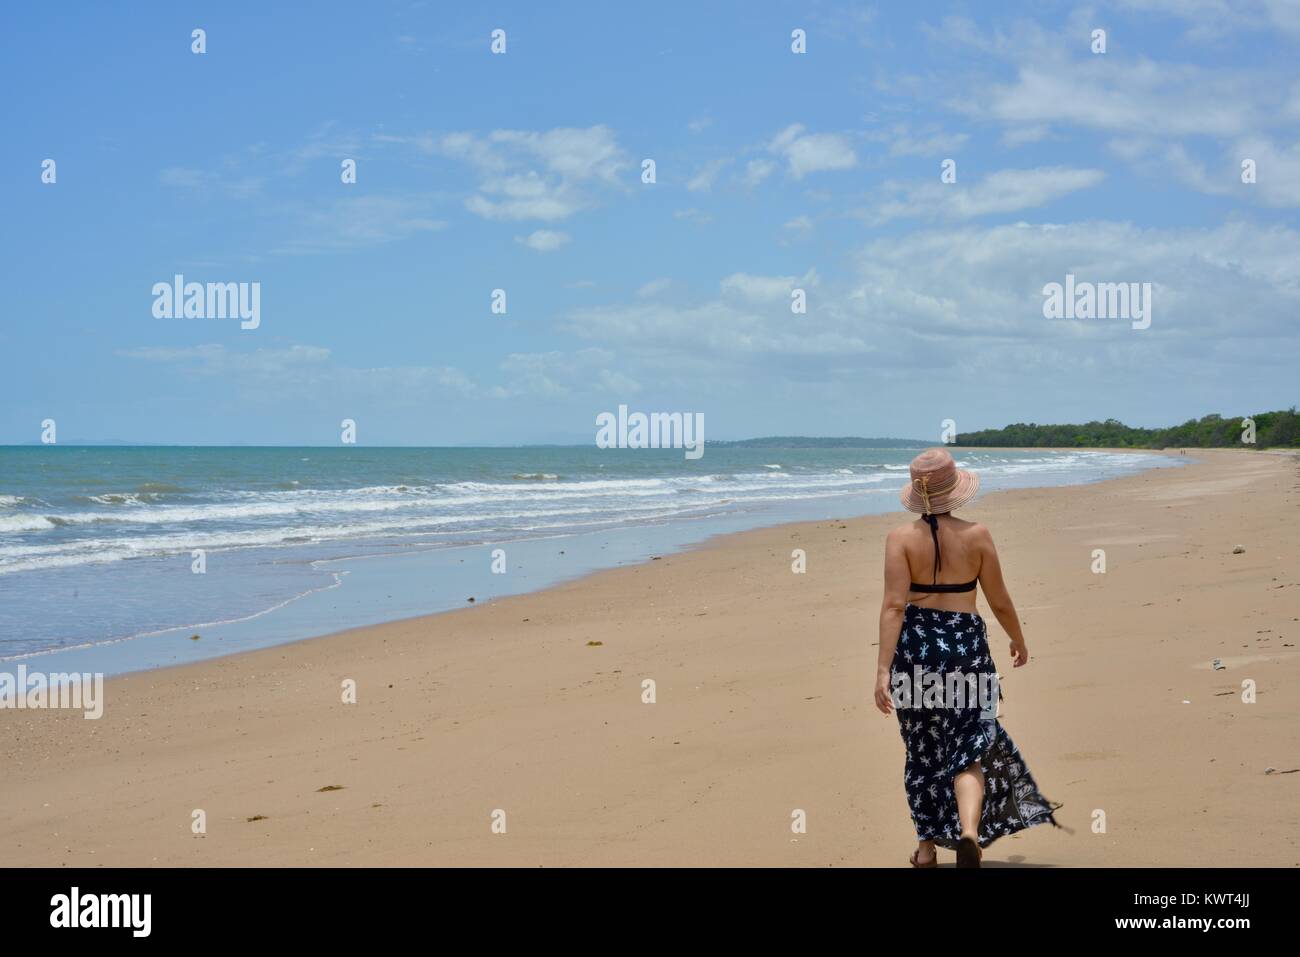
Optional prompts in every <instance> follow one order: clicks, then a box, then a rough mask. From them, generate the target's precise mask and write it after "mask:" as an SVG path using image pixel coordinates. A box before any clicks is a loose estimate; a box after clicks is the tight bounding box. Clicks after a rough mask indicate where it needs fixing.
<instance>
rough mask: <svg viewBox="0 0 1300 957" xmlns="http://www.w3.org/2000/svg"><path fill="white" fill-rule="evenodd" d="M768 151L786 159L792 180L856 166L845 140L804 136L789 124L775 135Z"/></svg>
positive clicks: (798, 126) (796, 125)
mask: <svg viewBox="0 0 1300 957" xmlns="http://www.w3.org/2000/svg"><path fill="white" fill-rule="evenodd" d="M768 149H769V150H771V152H773V153H776V154H778V155H780V156H783V157H785V160H786V162H787V163H789V166H790V175H791V176H793V177H794V178H795V179H802V178H803V177H805V176H807V175H808V174H809V173H817V172H822V171H825V170H842V169H852V168H853V167H854V166H856V165H857V162H858V157H857V154H855V153H854V152H853V147H852V145H851V144H850V142H849V140H848V137H846V136H842V135H840V134H838V133H807V134H805V133H804V127H803V125H802V124H800V123H792V124H791V125H790V126H787V127H786V128H785V129H784V130H782V131H781V132H780V133H778V134H777V135H776V136H775V137H774V138H773V139H772V141H771V143H769V144H768Z"/></svg>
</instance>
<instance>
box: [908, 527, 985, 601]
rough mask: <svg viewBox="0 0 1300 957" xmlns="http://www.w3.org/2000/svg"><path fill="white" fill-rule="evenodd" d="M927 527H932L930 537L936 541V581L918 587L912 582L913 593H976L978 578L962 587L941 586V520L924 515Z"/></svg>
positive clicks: (934, 576)
mask: <svg viewBox="0 0 1300 957" xmlns="http://www.w3.org/2000/svg"><path fill="white" fill-rule="evenodd" d="M921 518H923V519H924V520H925V522H926V524H927V525H929V526H930V537H931V538H933V539H934V575H933V578H934V581H933V582H931V583H930V584H929V585H918V584H917V583H916V582H912V591H919V592H932V593H940V594H945V595H947V594H951V593H953V592H962V591H974V590H975V583H976V582H977V581H979V579H978V578H975V579H972V580H971V581H968V582H964V583H963V584H960V585H940V584H938V582H939V519H938V518H937V517H936V516H934V515H922V516H921Z"/></svg>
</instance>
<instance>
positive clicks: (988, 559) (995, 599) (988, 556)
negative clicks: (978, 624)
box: [977, 525, 1029, 668]
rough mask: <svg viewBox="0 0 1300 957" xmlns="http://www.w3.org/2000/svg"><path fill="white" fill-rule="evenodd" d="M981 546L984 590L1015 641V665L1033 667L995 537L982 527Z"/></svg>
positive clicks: (981, 572) (1017, 666)
mask: <svg viewBox="0 0 1300 957" xmlns="http://www.w3.org/2000/svg"><path fill="white" fill-rule="evenodd" d="M977 532H978V535H979V545H980V588H981V589H983V591H984V597H985V598H986V599H988V603H989V608H991V609H992V610H993V616H994V617H995V618H997V620H998V624H999V625H1001V626H1002V630H1003V631H1005V632H1006V633H1007V634H1008V635H1009V636H1010V637H1011V661H1012V665H1013V667H1016V668H1019V667H1020V666H1021V665H1025V664H1028V663H1029V649H1028V647H1026V645H1025V636H1024V634H1023V633H1022V632H1021V630H1020V616H1019V615H1017V614H1016V606H1015V604H1014V603H1013V602H1012V601H1011V593H1010V592H1008V591H1007V583H1006V582H1005V581H1004V580H1003V579H1002V563H1001V562H999V561H998V548H997V546H996V545H994V544H993V536H992V535H991V534H990V533H989V530H988V529H987V528H985V527H984V526H983V525H981V526H979V528H978V530H977Z"/></svg>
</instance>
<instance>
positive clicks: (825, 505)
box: [0, 447, 1186, 678]
mask: <svg viewBox="0 0 1300 957" xmlns="http://www.w3.org/2000/svg"><path fill="white" fill-rule="evenodd" d="M956 448H957V449H958V452H959V453H960V452H962V451H976V452H979V453H983V452H985V451H986V450H984V449H982V448H975V447H972V448H970V449H962V448H961V447H956ZM988 451H992V452H994V453H997V452H999V451H1005V452H1016V453H1024V452H1026V451H1028V452H1032V453H1039V452H1043V453H1053V454H1066V455H1073V454H1075V453H1076V452H1078V451H1079V450H1075V449H1069V448H1063V449H1056V448H1051V449H1031V450H1025V449H1006V450H1000V449H991V450H988ZM1084 451H1087V452H1090V453H1094V454H1097V455H1099V456H1105V455H1118V456H1131V455H1133V454H1135V452H1134V450H1129V449H1096V450H1084ZM1136 454H1139V455H1144V456H1147V457H1149V458H1150V459H1151V460H1152V461H1151V462H1150V463H1149V464H1145V465H1142V466H1138V467H1137V468H1138V469H1139V471H1147V470H1151V469H1158V468H1167V467H1177V466H1179V465H1183V464H1185V462H1186V460H1184V459H1182V458H1181V457H1180V456H1178V455H1176V454H1173V453H1164V452H1146V451H1138V452H1137V453H1136ZM1160 459H1172V460H1173V461H1172V462H1170V463H1163V462H1160V461H1159V460H1160ZM1115 461H1116V462H1119V461H1121V460H1119V459H1116V460H1115ZM904 468H905V467H904ZM1128 468H1130V467H1129V466H1122V465H1100V466H1097V465H1094V466H1085V467H1084V468H1083V469H1082V470H1081V474H1080V475H1079V476H1077V477H1076V476H1071V475H1068V474H1067V477H1066V478H1065V480H1064V481H1061V478H1060V476H1059V475H1058V474H1055V473H1053V472H1050V471H1048V472H1045V473H1039V474H1029V473H1026V474H1025V475H1023V476H1019V477H1013V478H1011V479H1010V480H1008V479H1007V478H1005V477H1000V481H1002V482H1004V483H1007V482H1009V484H1004V485H1002V486H1001V487H999V486H997V485H994V486H993V487H992V488H990V489H989V490H988V491H986V492H985V493H984V494H986V495H987V494H993V493H994V492H996V491H1002V490H1005V489H1006V488H1008V487H1010V488H1055V487H1062V486H1066V487H1068V486H1073V485H1086V484H1092V483H1094V482H1097V481H1107V480H1109V479H1110V478H1113V477H1114V476H1113V475H1107V474H1105V472H1106V470H1108V469H1120V470H1122V471H1120V475H1124V474H1138V473H1134V472H1131V471H1128V470H1127V469H1128ZM1095 473H1100V474H1095ZM899 481H902V480H901V479H899ZM1020 481H1027V482H1029V483H1031V484H1027V485H1020V484H1018V483H1019V482H1020ZM1039 483H1041V484H1039ZM895 498H896V495H895V490H894V489H893V488H891V487H884V486H882V487H879V488H871V489H867V490H865V491H862V490H860V491H854V492H845V493H843V494H841V495H838V496H831V497H825V496H811V497H807V498H795V499H790V500H787V501H784V502H778V503H772V504H770V505H767V506H762V507H751V508H747V509H740V510H738V511H729V510H725V509H724V510H722V511H719V512H716V513H711V514H705V515H698V516H693V515H686V516H680V517H676V518H673V519H670V520H667V521H662V522H650V523H629V524H618V525H610V526H606V527H601V528H593V529H579V530H574V531H567V532H563V533H558V534H553V535H533V536H523V537H506V538H490V539H484V540H482V541H475V542H468V543H460V544H449V545H438V544H433V543H424V544H420V545H408V546H401V545H398V544H393V545H391V546H390V548H389V549H388V550H385V551H377V552H367V551H366V549H367V548H368V544H367V543H366V542H365V541H362V542H360V543H359V544H358V546H357V547H358V548H359V549H361V550H360V551H359V552H358V553H357V554H354V555H342V556H335V557H326V558H317V559H312V560H310V561H309V562H308V564H309V565H310V566H311V567H312V568H313V569H314V570H315V571H317V572H319V573H320V574H321V575H326V574H327V575H329V576H330V577H331V578H332V579H333V580H332V581H330V582H328V583H325V582H324V581H323V580H322V581H320V582H319V583H317V584H314V585H312V586H311V587H309V588H307V590H305V591H303V592H301V593H299V594H293V595H289V596H286V597H283V598H280V597H278V596H277V597H275V598H274V599H272V598H270V597H269V596H268V600H271V601H273V603H272V604H270V605H268V606H266V607H262V608H259V609H258V610H256V611H252V612H248V613H246V614H237V615H235V616H234V617H222V618H208V619H204V620H197V621H194V622H190V623H184V624H179V625H168V626H165V627H158V628H153V629H151V630H149V631H145V632H140V633H136V634H131V635H123V636H118V637H113V638H107V639H98V640H92V641H85V642H79V643H76V644H72V645H68V646H66V647H63V648H58V649H42V650H37V651H28V652H20V653H15V654H13V655H10V656H8V657H4V658H0V671H3V670H4V669H5V668H11V667H12V666H14V665H16V664H17V663H19V662H26V663H28V665H29V667H35V668H40V669H43V670H46V671H51V672H59V671H77V672H89V673H103V674H105V675H106V676H108V677H110V678H111V677H118V676H121V675H124V674H140V673H143V672H147V671H151V670H155V669H157V668H163V667H174V666H178V665H184V664H189V663H195V662H199V661H212V660H216V659H218V658H221V657H227V656H229V655H235V654H243V653H246V652H247V651H250V650H256V649H259V648H271V647H280V646H283V645H286V644H292V643H296V642H298V641H303V640H310V639H313V638H317V637H323V636H326V635H332V634H336V633H338V632H340V631H347V630H353V629H357V628H364V627H371V626H374V625H380V624H387V623H393V622H399V621H405V620H409V619H412V618H419V617H423V616H426V615H430V614H445V613H447V612H450V611H455V610H457V609H459V608H463V607H465V604H466V602H467V598H469V597H470V596H473V597H474V599H475V602H474V603H476V604H482V603H484V602H485V601H493V600H497V599H499V598H500V597H504V596H509V595H522V594H532V593H536V592H538V591H541V590H544V589H546V588H551V587H555V586H556V585H559V584H564V583H566V582H570V581H575V580H578V579H581V578H584V577H586V576H588V575H590V574H593V573H596V572H599V571H602V570H606V569H609V568H616V567H626V566H628V565H631V564H637V563H642V562H646V561H649V560H650V559H651V558H652V557H653V556H655V555H659V556H663V555H669V554H678V553H680V552H682V551H684V550H690V549H693V548H696V547H700V546H701V545H705V544H707V543H708V542H710V541H712V540H714V539H717V538H721V537H724V536H726V535H729V534H735V533H738V532H743V531H749V530H754V529H761V528H775V527H778V526H781V525H787V524H794V523H798V522H804V521H818V520H828V519H830V518H832V517H835V516H837V515H844V514H848V515H851V516H857V517H862V516H866V515H873V514H883V513H887V512H890V511H892V510H893V508H894V503H895ZM555 543H558V544H555ZM561 545H563V547H561ZM496 549H501V550H503V551H508V552H509V553H510V559H509V565H510V571H509V574H508V575H484V574H481V573H479V572H480V571H481V569H482V568H483V567H486V565H487V563H488V562H489V555H490V554H495V550H496ZM234 554H239V552H238V550H236V552H235V553H234ZM215 560H216V559H215V556H214V561H215ZM237 564H239V562H237ZM111 570H112V569H110V571H111ZM161 570H162V569H160V571H161ZM191 581H192V578H191V576H189V575H183V576H181V580H180V581H175V580H172V587H178V586H179V587H181V588H187V587H189V585H190V582H191ZM431 584H432V587H430V586H431ZM43 587H47V588H57V587H58V583H57V582H49V583H45V584H44V585H43ZM192 633H199V634H200V639H199V640H198V641H193V642H191V641H190V640H188V639H189V636H190V634H192Z"/></svg>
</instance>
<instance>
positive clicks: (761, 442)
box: [706, 435, 937, 449]
mask: <svg viewBox="0 0 1300 957" xmlns="http://www.w3.org/2000/svg"><path fill="white" fill-rule="evenodd" d="M706 444H707V445H708V447H709V448H711V449H925V448H929V447H930V446H931V445H936V444H937V443H935V442H925V441H923V440H921V439H864V438H859V437H858V436H854V435H848V436H843V437H841V438H818V437H816V436H807V435H769V436H767V437H765V438H761V439H738V440H736V441H734V442H720V441H718V440H716V439H709V440H708V442H707V443H706Z"/></svg>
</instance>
